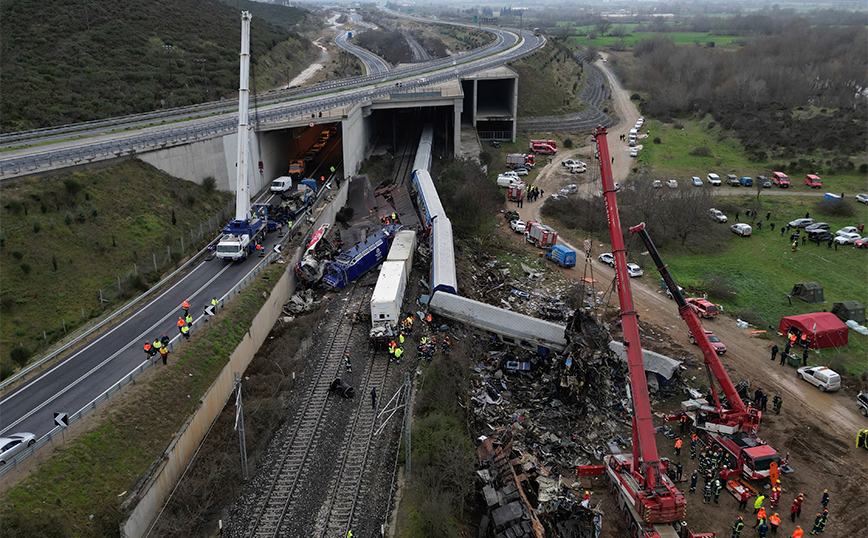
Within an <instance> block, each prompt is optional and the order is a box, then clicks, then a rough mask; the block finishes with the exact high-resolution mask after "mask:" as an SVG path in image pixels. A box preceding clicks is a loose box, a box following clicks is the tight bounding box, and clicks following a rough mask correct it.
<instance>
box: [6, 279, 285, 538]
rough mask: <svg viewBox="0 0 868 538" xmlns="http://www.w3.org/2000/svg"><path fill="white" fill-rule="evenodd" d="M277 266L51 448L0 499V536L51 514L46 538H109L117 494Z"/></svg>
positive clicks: (185, 408)
mask: <svg viewBox="0 0 868 538" xmlns="http://www.w3.org/2000/svg"><path fill="white" fill-rule="evenodd" d="M282 270H283V266H280V265H275V266H272V267H270V268H268V269H267V270H266V271H264V272H263V273H262V276H261V277H260V278H259V279H258V280H256V281H255V282H254V283H253V285H251V287H250V288H249V289H248V290H247V291H245V292H244V293H242V294H241V295H240V296H239V297H238V298H237V299H235V300H233V301H232V302H231V303H230V304H229V305H228V306H227V308H226V309H225V310H224V311H223V312H221V313H220V314H219V315H218V316H217V317H215V318H213V320H212V322H211V323H210V325H205V327H204V328H202V329H199V330H197V332H196V333H193V336H192V339H191V342H190V343H184V344H182V345H181V347H180V348H178V351H176V352H174V353H171V354H170V355H169V366H168V368H167V369H165V371H163V372H160V373H158V374H156V375H154V376H153V377H152V378H151V381H150V382H148V383H147V384H146V385H144V386H142V385H141V384H139V385H137V386H136V387H135V388H133V389H127V390H128V391H129V390H132V391H135V394H134V397H133V398H130V399H128V400H127V401H125V402H124V403H123V404H121V405H119V406H117V407H116V408H114V407H113V408H112V409H111V410H110V413H109V415H108V416H107V418H106V419H105V420H103V421H102V423H101V424H100V425H99V426H98V427H96V428H95V429H94V430H93V431H90V432H88V433H85V434H83V435H81V436H80V437H79V438H77V439H75V440H72V441H69V442H67V443H66V444H65V445H63V446H60V447H58V448H56V449H55V450H54V453H53V454H52V455H51V457H49V458H47V459H46V460H45V461H44V462H42V463H41V464H40V465H39V467H38V468H37V469H36V470H35V471H34V472H33V473H32V474H30V475H29V476H27V477H26V478H24V479H23V480H22V481H21V482H20V483H18V484H17V485H15V486H13V487H12V488H11V489H10V490H9V491H8V492H7V493H6V494H5V495H4V498H3V500H2V503H0V507H2V508H0V517H2V519H3V520H4V524H5V527H6V528H5V529H4V535H5V532H10V533H14V532H15V531H18V533H19V534H18V535H19V536H28V535H29V536H35V535H36V534H35V533H33V532H32V530H33V529H32V528H31V527H30V525H36V524H37V520H49V519H50V518H54V520H53V526H54V529H53V534H50V536H64V537H65V536H78V537H91V536H92V537H94V538H96V537H103V536H106V535H115V536H116V535H117V528H118V527H117V524H118V523H119V522H120V519H121V515H120V513H119V512H118V510H117V508H118V505H119V503H120V502H121V501H122V500H123V499H124V498H125V496H124V495H122V492H130V491H132V490H133V488H134V486H135V484H136V482H137V481H138V480H139V479H140V477H141V476H142V475H144V474H145V472H146V471H147V469H148V467H149V466H150V465H151V464H152V463H153V462H154V461H156V460H157V459H158V458H159V456H160V454H161V453H162V451H163V450H164V449H165V447H166V445H167V444H168V443H169V442H170V441H171V439H173V438H174V436H175V435H176V434H177V432H178V429H179V428H180V427H181V425H182V424H183V423H184V421H185V420H186V418H187V417H188V415H189V414H190V413H191V412H192V411H193V410H194V409H195V408H196V407H197V406H198V404H199V398H200V397H201V396H202V395H203V394H204V393H205V391H206V390H207V389H208V387H209V386H210V385H211V384H212V383H213V382H214V379H215V378H216V377H217V375H218V374H219V372H220V370H221V369H222V368H223V366H224V365H225V364H226V361H227V359H228V350H232V349H235V347H236V346H237V345H238V343H239V342H240V341H241V340H242V338H243V337H244V334H245V333H246V330H247V327H249V326H250V323H251V322H252V321H253V318H254V316H255V315H256V314H257V313H258V311H259V309H260V308H261V306H262V305H263V304H264V302H265V299H264V298H263V295H264V292H267V291H270V290H271V288H272V287H273V286H274V282H276V281H277V279H278V278H279V276H280V273H281V272H282ZM160 367H161V366H157V367H156V368H160ZM91 514H93V515H94V517H93V519H91V518H90V516H91ZM13 525H15V526H16V527H13ZM109 531H110V532H111V534H109ZM41 535H42V534H40V536H41Z"/></svg>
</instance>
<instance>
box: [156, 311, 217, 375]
mask: <svg viewBox="0 0 868 538" xmlns="http://www.w3.org/2000/svg"><path fill="white" fill-rule="evenodd" d="M217 305H218V301H217V297H214V298H212V299H211V311H210V313H216V312H217ZM181 309H182V310H183V311H184V315H182V316H179V317H178V321H177V323H176V325H177V327H178V332H179V333H180V335H181V336H183V337H184V338H186V339H187V340H190V330H191V329H192V328H193V316H191V315H190V302H189V301H187V300H184V302H183V303H181ZM210 313H209V310H208V306H205V311H204V315H205V316H208V315H210ZM171 341H172V339H171V338H169V335H167V334H166V333H163V335H162V336H160V337H157V338H154V341H153V342H151V341H149V340H148V341H145V344H144V346H143V347H144V350H145V358H146V359H151V358H153V357H154V356H155V355H157V354H159V355H160V358H161V359H162V360H163V364H168V360H169V344H170V343H171Z"/></svg>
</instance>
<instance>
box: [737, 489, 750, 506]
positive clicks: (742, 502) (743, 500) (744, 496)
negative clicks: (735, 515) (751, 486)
mask: <svg viewBox="0 0 868 538" xmlns="http://www.w3.org/2000/svg"><path fill="white" fill-rule="evenodd" d="M749 499H750V491H749V490H748V489H747V488H744V489H743V490H741V493H739V495H738V509H739V510H744V509H745V508H747V501H748V500H749Z"/></svg>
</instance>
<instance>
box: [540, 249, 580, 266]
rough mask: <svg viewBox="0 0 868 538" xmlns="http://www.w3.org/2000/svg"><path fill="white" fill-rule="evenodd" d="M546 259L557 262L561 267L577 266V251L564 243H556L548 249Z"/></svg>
mask: <svg viewBox="0 0 868 538" xmlns="http://www.w3.org/2000/svg"><path fill="white" fill-rule="evenodd" d="M546 259H547V260H551V261H553V262H555V263H556V264H558V265H560V266H561V267H567V268H569V267H575V266H576V251H575V250H572V249H569V248H567V247H565V246H563V245H555V246H553V247H552V248H551V249H549V250H548V251H546Z"/></svg>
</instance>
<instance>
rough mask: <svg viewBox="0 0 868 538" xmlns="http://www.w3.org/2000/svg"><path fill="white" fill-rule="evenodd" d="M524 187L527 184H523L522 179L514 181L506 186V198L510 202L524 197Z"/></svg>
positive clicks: (525, 187)
mask: <svg viewBox="0 0 868 538" xmlns="http://www.w3.org/2000/svg"><path fill="white" fill-rule="evenodd" d="M526 189H527V185H525V183H524V181H518V182H516V183H513V184H512V185H510V186H509V187H507V188H506V199H507V200H509V201H511V202H518V201H519V200H521V199H522V198H524V193H525V190H526Z"/></svg>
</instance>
